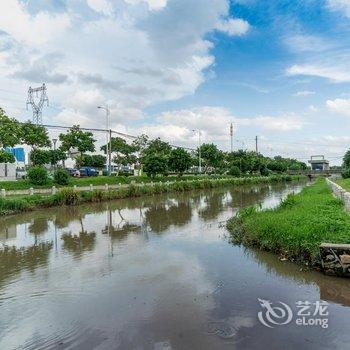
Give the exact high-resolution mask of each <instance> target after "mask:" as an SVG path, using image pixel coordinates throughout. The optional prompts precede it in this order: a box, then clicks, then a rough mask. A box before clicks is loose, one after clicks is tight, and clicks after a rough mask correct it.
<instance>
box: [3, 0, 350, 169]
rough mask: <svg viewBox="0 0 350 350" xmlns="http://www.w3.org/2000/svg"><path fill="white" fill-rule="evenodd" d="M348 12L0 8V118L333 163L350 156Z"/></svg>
mask: <svg viewBox="0 0 350 350" xmlns="http://www.w3.org/2000/svg"><path fill="white" fill-rule="evenodd" d="M349 34H350V0H290V1H288V0H232V1H229V0H6V1H1V2H0V106H2V107H3V108H4V109H5V110H6V111H7V112H8V114H10V115H11V116H15V117H17V118H19V119H21V120H26V119H28V118H30V117H31V112H30V111H26V109H25V102H26V97H27V90H28V87H29V86H33V87H36V86H39V85H40V84H41V83H43V82H46V84H47V87H48V96H49V99H50V106H49V107H48V108H45V110H44V123H46V124H49V123H50V124H60V125H71V124H73V123H74V124H77V123H79V124H80V125H82V126H84V127H104V125H105V118H104V114H103V111H100V110H97V108H96V106H97V105H101V104H108V105H109V106H110V107H111V117H112V128H113V129H115V130H118V131H121V132H127V133H129V134H133V135H137V134H140V133H147V134H149V135H150V136H152V137H155V136H160V137H162V138H164V139H165V140H167V141H169V142H172V143H174V144H177V145H184V146H189V147H195V146H196V143H197V137H196V135H195V134H194V133H193V131H192V130H193V129H195V128H196V129H201V130H202V132H203V139H204V141H207V142H215V143H217V144H218V145H219V146H220V147H221V148H223V149H226V150H228V149H229V145H230V141H229V125H230V123H231V122H233V123H234V124H235V147H236V148H242V147H243V148H248V149H252V148H253V147H254V137H255V136H256V135H258V137H259V147H260V150H261V151H262V152H263V153H264V154H266V155H275V154H282V155H283V156H293V157H297V158H299V159H304V160H306V159H307V158H309V156H310V155H312V154H325V155H326V157H327V158H329V159H330V160H331V161H332V163H333V164H337V163H339V162H340V161H341V157H342V155H343V153H344V151H345V150H346V149H347V148H348V146H350V133H349V131H350V127H349V119H350V35H349Z"/></svg>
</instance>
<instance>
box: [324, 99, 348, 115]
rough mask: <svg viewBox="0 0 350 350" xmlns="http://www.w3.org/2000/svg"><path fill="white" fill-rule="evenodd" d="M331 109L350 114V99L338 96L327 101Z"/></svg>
mask: <svg viewBox="0 0 350 350" xmlns="http://www.w3.org/2000/svg"><path fill="white" fill-rule="evenodd" d="M326 104H327V107H328V108H329V110H330V111H332V112H335V113H339V114H343V115H347V116H350V99H343V98H337V99H335V100H328V101H327V102H326Z"/></svg>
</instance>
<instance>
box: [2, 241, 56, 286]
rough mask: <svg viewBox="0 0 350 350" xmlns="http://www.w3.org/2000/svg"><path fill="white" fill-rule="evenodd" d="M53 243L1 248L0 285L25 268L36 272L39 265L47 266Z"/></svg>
mask: <svg viewBox="0 0 350 350" xmlns="http://www.w3.org/2000/svg"><path fill="white" fill-rule="evenodd" d="M52 246H53V244H52V243H47V242H46V243H40V244H38V245H35V246H31V247H27V248H21V249H17V248H16V247H8V246H5V247H4V248H3V249H1V250H0V285H1V283H2V282H3V281H4V280H5V279H6V278H9V277H11V276H14V275H15V274H18V273H20V272H21V271H23V270H28V271H30V272H34V271H35V269H36V268H37V267H40V266H46V265H47V263H48V258H49V253H50V250H51V248H52Z"/></svg>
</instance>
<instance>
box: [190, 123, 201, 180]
mask: <svg viewBox="0 0 350 350" xmlns="http://www.w3.org/2000/svg"><path fill="white" fill-rule="evenodd" d="M192 131H193V132H195V133H198V172H199V173H200V174H201V173H202V154H201V145H202V141H201V134H202V132H201V131H200V130H199V129H198V130H196V129H194V130H192Z"/></svg>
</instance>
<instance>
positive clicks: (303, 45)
mask: <svg viewBox="0 0 350 350" xmlns="http://www.w3.org/2000/svg"><path fill="white" fill-rule="evenodd" d="M284 41H285V44H286V45H287V47H288V48H289V49H290V50H291V51H295V52H322V51H325V50H328V49H330V48H332V47H333V45H334V44H331V43H328V42H327V41H325V40H324V39H323V38H322V37H318V36H315V35H305V34H297V35H290V36H287V37H286V38H285V39H284Z"/></svg>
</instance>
